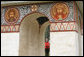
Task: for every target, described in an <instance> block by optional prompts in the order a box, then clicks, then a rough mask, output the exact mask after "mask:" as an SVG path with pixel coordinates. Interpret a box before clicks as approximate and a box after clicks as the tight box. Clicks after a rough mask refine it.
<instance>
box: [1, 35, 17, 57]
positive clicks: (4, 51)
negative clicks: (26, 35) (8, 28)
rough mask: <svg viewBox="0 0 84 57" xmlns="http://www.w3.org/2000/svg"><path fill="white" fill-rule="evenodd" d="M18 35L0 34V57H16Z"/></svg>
mask: <svg viewBox="0 0 84 57" xmlns="http://www.w3.org/2000/svg"><path fill="white" fill-rule="evenodd" d="M18 50H19V33H1V56H18Z"/></svg>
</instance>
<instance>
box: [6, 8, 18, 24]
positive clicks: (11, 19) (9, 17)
mask: <svg viewBox="0 0 84 57" xmlns="http://www.w3.org/2000/svg"><path fill="white" fill-rule="evenodd" d="M18 19H19V11H18V10H17V9H16V8H9V9H7V10H6V13H5V20H6V21H7V22H8V23H10V24H14V23H16V22H17V20H18Z"/></svg>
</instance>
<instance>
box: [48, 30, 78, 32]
mask: <svg viewBox="0 0 84 57" xmlns="http://www.w3.org/2000/svg"><path fill="white" fill-rule="evenodd" d="M71 31H76V32H78V31H77V30H54V31H50V32H71Z"/></svg>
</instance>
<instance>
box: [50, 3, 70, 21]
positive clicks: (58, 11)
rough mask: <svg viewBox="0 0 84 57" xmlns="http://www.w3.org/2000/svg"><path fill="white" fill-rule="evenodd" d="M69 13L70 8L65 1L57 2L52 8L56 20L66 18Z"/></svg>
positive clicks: (52, 14)
mask: <svg viewBox="0 0 84 57" xmlns="http://www.w3.org/2000/svg"><path fill="white" fill-rule="evenodd" d="M68 14H69V8H68V6H67V5H66V4H65V3H56V4H55V5H54V6H53V7H52V9H51V16H52V17H53V19H55V20H59V21H60V20H64V19H66V18H67V16H68Z"/></svg>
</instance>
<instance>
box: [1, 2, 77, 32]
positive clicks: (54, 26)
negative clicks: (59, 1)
mask: <svg viewBox="0 0 84 57" xmlns="http://www.w3.org/2000/svg"><path fill="white" fill-rule="evenodd" d="M65 3H66V4H67V5H68V6H69V10H70V14H69V16H68V17H67V19H65V20H63V21H62V22H58V21H55V20H54V19H53V18H52V17H51V15H50V9H51V8H52V6H53V5H54V4H56V3H49V4H41V5H40V4H38V5H37V6H38V10H37V11H36V12H39V13H42V14H44V15H45V16H47V17H48V19H49V20H50V21H49V22H50V24H51V26H50V32H58V31H59V32H61V31H78V28H77V24H76V22H75V21H76V17H75V15H76V13H75V6H76V5H75V2H73V1H71V2H65ZM30 6H31V5H25V6H16V8H17V9H18V10H19V12H20V18H19V20H18V21H17V23H16V25H8V24H7V23H6V22H5V20H4V14H5V12H6V9H7V7H4V8H3V12H2V17H1V33H8V32H19V27H20V23H21V21H22V20H23V18H24V17H25V16H27V15H29V14H31V13H32V11H31V10H30ZM44 6H45V7H44Z"/></svg>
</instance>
